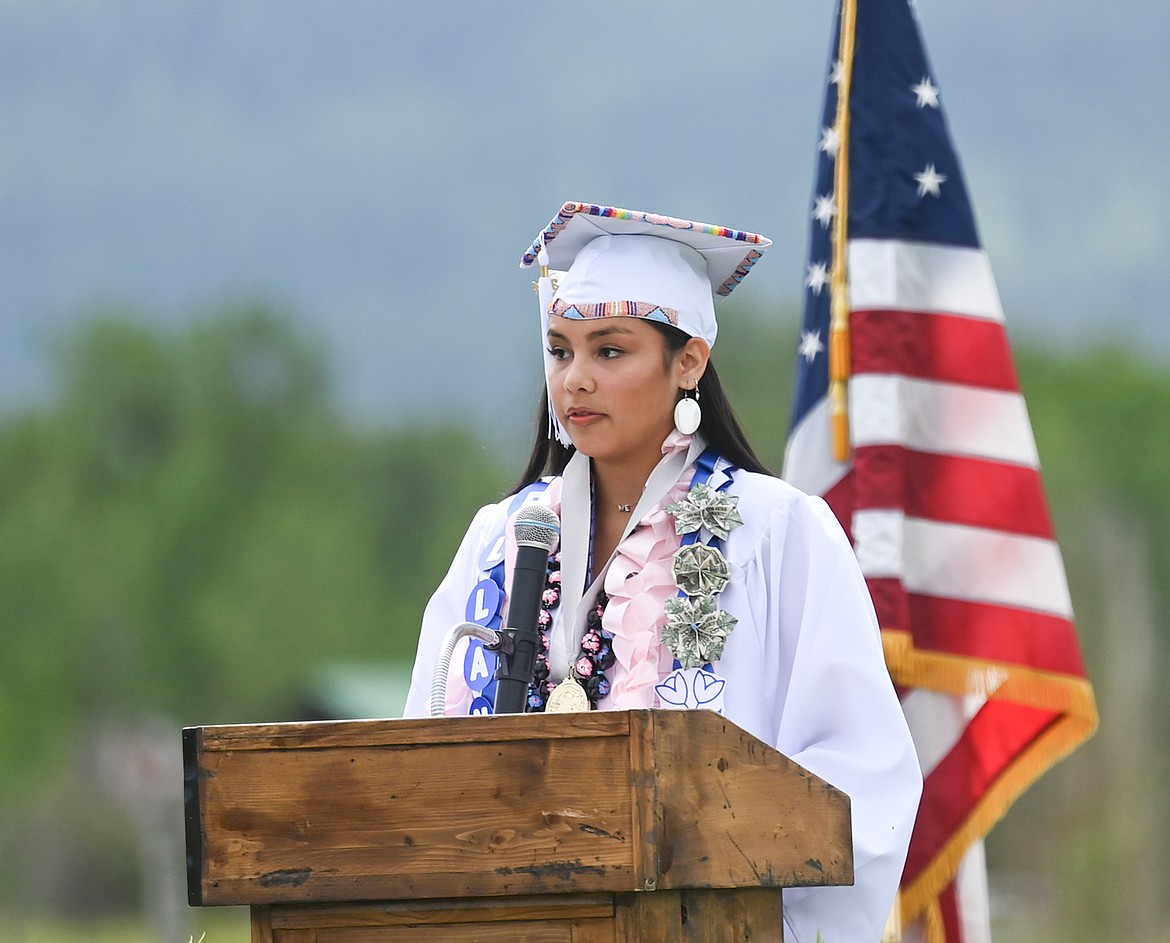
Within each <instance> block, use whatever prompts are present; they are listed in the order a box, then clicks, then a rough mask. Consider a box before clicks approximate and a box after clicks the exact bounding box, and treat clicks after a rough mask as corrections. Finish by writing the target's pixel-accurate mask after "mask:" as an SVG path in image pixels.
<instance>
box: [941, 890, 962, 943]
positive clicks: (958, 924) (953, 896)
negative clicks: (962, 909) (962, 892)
mask: <svg viewBox="0 0 1170 943" xmlns="http://www.w3.org/2000/svg"><path fill="white" fill-rule="evenodd" d="M938 905H939V910H941V911H942V921H943V929H944V930H946V939H947V943H963V921H962V918H961V917H960V915H959V894H958V889H957V888H956V887H955V884H954V882H953V881H952V882H951V883H950V884H948V885H947V886H946V887H945V888H943V892H942V893H941V894H939V895H938Z"/></svg>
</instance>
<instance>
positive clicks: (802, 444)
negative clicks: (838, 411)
mask: <svg viewBox="0 0 1170 943" xmlns="http://www.w3.org/2000/svg"><path fill="white" fill-rule="evenodd" d="M848 472H849V465H848V464H847V463H845V464H843V463H841V462H836V461H834V460H833V422H832V419H831V418H830V416H829V401H828V399H827V398H823V399H821V401H820V402H818V403H817V404H816V405H815V406H814V407H813V408H812V409H810V410H809V411H808V412H807V413H805V415H804V418H803V419H801V421H800V423H799V424H798V425H797V426H795V427H794V428H793V430H792V434H791V435H789V437H788V445H787V446H786V447H785V449H784V471H783V478H784V480H785V481H787V482H788V483H789V484H790V485H792V486H793V487H794V488H799V489H800V490H801V491H803V492H804V493H805V494H817V495H824V494H826V493H828V491H829V489H830V488H832V487H833V486H834V485H835V484H837V482H839V481H840V480H841V479H842V478H844V477H845V475H846V474H847V473H848Z"/></svg>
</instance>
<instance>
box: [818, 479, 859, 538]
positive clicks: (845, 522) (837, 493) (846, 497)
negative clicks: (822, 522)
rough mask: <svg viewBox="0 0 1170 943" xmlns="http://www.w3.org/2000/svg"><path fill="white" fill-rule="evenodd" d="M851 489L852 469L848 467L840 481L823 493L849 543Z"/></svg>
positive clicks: (851, 515) (851, 530)
mask: <svg viewBox="0 0 1170 943" xmlns="http://www.w3.org/2000/svg"><path fill="white" fill-rule="evenodd" d="M853 490H854V489H853V469H850V470H849V471H848V472H847V473H846V474H845V475H844V476H842V478H841V480H840V481H838V482H837V483H836V484H835V485H833V487H832V488H830V489H829V490H828V491H826V492H825V493H824V495H823V497H824V499H825V500H826V501H827V502H828V504H829V507H830V508H832V511H833V513H834V514H835V515H836V516H837V520H838V521H839V522H840V524H841V527H842V528H843V529H844V530H845V535H846V536H847V537H848V538H849V542H850V543H853V510H854V494H853Z"/></svg>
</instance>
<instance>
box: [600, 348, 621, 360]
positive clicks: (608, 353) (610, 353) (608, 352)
mask: <svg viewBox="0 0 1170 943" xmlns="http://www.w3.org/2000/svg"><path fill="white" fill-rule="evenodd" d="M621 355H622V349H621V348H620V347H602V348H601V356H602V357H603V358H604V359H605V360H612V359H613V358H614V357H620V356H621Z"/></svg>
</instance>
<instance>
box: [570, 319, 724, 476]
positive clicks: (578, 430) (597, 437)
mask: <svg viewBox="0 0 1170 943" xmlns="http://www.w3.org/2000/svg"><path fill="white" fill-rule="evenodd" d="M548 343H549V350H550V352H551V355H552V363H551V365H550V367H549V390H550V393H551V395H552V401H553V407H554V408H555V409H556V414H557V417H558V418H559V419H560V420H561V423H562V425H564V427H565V429H566V430H567V431H568V433H569V437H570V438H571V439H572V440H573V445H575V446H576V447H577V450H578V451H580V452H583V453H584V454H586V455H588V456H589V457H590V458H592V459H594V460H595V461H606V462H614V463H617V464H619V465H624V464H627V463H630V464H631V465H632V466H633V467H638V466H639V465H641V466H644V467H646V468H652V467H653V466H654V465H656V464H657V462H658V460H659V459H660V458H661V457H662V443H663V440H665V439H666V437H667V435H669V434H670V431H671V430H672V429H673V428H674V404H675V401H676V400H677V399H678V395H679V390H681V389H690V388H691V387H693V386H694V384H695V382H696V381H697V380H698V378H699V377H700V376H701V375H702V372H703V369H704V368H705V367H706V350H707V347H706V343H705V342H703V341H701V340H697V339H692V340H691V341H689V342H688V344H687V347H685V348H684V349H683V351H682V352H681V353H680V354H678V355H669V354H668V353H667V347H666V339H665V338H664V337H663V336H662V334H661V333H659V331H658V330H656V329H655V328H654V327H652V326H651V325H650V324H647V323H646V322H645V321H642V320H640V319H638V318H631V317H612V318H587V319H585V320H577V319H570V318H563V317H560V316H559V315H553V316H552V317H551V318H550V319H549V329H548ZM696 351H697V355H696ZM699 361H701V364H700V363H699Z"/></svg>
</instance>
